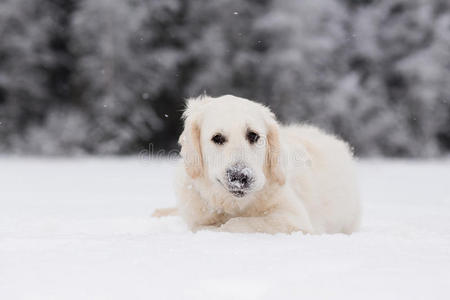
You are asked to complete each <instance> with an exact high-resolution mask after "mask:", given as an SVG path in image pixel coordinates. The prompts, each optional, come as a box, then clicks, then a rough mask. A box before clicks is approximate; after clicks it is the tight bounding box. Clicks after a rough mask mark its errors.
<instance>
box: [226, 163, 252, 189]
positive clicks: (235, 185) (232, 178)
mask: <svg viewBox="0 0 450 300" xmlns="http://www.w3.org/2000/svg"><path fill="white" fill-rule="evenodd" d="M227 181H228V185H229V187H230V188H231V189H236V190H242V189H247V188H249V187H250V185H251V184H252V183H253V181H254V179H253V172H252V171H251V169H250V168H249V167H247V166H245V165H244V164H242V163H237V164H234V165H233V166H231V167H230V168H228V169H227Z"/></svg>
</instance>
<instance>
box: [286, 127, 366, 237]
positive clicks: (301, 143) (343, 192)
mask: <svg viewBox="0 0 450 300" xmlns="http://www.w3.org/2000/svg"><path fill="white" fill-rule="evenodd" d="M281 139H282V144H283V143H284V144H285V145H286V146H287V147H286V149H288V151H289V152H288V154H287V155H288V157H289V159H288V160H290V162H289V163H288V164H287V165H286V167H287V168H288V170H287V174H288V184H290V185H291V187H292V189H293V190H294V191H295V193H296V194H297V195H298V197H299V199H300V200H301V201H302V202H303V203H304V205H305V207H306V209H307V210H308V213H309V216H310V218H311V223H312V225H313V227H314V229H315V231H316V233H336V232H344V233H351V232H353V231H355V230H357V229H358V227H359V219H360V205H359V194H358V189H357V183H356V175H355V164H354V162H353V155H352V152H351V151H350V149H349V147H348V145H347V143H345V142H343V141H342V140H340V139H338V138H337V137H335V136H332V135H329V134H326V133H325V132H323V131H321V130H319V129H317V128H315V127H312V126H307V125H291V126H285V127H283V128H282V129H281ZM292 159H294V161H292Z"/></svg>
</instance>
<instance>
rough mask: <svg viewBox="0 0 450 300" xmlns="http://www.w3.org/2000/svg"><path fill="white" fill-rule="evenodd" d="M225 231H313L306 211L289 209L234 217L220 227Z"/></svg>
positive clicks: (273, 232)
mask: <svg viewBox="0 0 450 300" xmlns="http://www.w3.org/2000/svg"><path fill="white" fill-rule="evenodd" d="M219 230H220V231H226V232H241V233H251V232H263V233H269V234H276V233H292V232H295V231H302V232H304V233H313V227H312V225H311V223H310V221H309V217H308V215H307V214H306V213H300V214H293V213H292V212H290V211H275V212H273V213H271V214H268V215H266V216H260V217H236V218H232V219H230V220H228V221H227V222H226V223H225V224H223V225H222V226H221V227H220V228H219Z"/></svg>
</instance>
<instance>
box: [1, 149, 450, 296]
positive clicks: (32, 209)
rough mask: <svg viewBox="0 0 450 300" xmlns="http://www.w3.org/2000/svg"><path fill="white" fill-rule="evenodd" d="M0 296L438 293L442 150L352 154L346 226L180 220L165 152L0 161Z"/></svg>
mask: <svg viewBox="0 0 450 300" xmlns="http://www.w3.org/2000/svg"><path fill="white" fill-rule="evenodd" d="M0 165H1V166H2V167H1V173H0V182H1V183H2V190H1V199H0V297H1V298H2V299H8V300H13V299H45V300H48V299H76V300H79V299H341V298H345V299H408V300H409V299H450V288H449V287H450V185H449V184H448V183H449V178H450V161H443V162H442V161H438V162H426V163H425V162H407V161H402V162H386V161H368V162H362V163H360V177H361V190H362V197H363V202H364V218H363V226H362V229H361V231H360V232H358V233H356V234H353V235H351V236H347V235H342V234H336V235H321V236H311V235H304V234H301V233H295V234H292V235H284V234H278V235H274V236H271V235H266V234H230V233H218V232H198V233H196V234H194V233H191V232H189V231H188V229H187V228H186V226H185V225H184V224H183V222H182V221H181V219H180V218H178V217H167V218H161V219H153V218H150V214H151V212H152V210H153V209H155V208H158V207H167V206H172V205H174V204H175V197H174V194H173V188H172V173H173V170H174V163H173V162H168V161H149V160H146V161H144V160H137V159H101V160H100V159H78V160H62V159H61V160H59V159H53V160H36V159H15V158H3V159H0Z"/></svg>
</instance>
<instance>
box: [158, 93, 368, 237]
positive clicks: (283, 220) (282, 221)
mask: <svg viewBox="0 0 450 300" xmlns="http://www.w3.org/2000/svg"><path fill="white" fill-rule="evenodd" d="M183 116H184V120H185V126H184V131H183V133H182V134H181V136H180V139H179V143H180V144H181V146H182V148H181V156H182V158H183V159H182V161H181V162H180V166H179V170H178V176H177V179H176V192H177V196H178V207H177V208H176V209H161V210H157V211H156V212H155V213H154V216H163V215H170V214H175V213H178V214H179V215H181V217H182V218H183V219H184V220H185V221H186V222H187V224H188V225H189V226H190V228H191V229H192V230H194V231H195V230H199V229H204V228H209V229H214V230H219V231H228V232H266V233H272V234H274V233H278V232H284V233H290V232H293V231H302V232H305V233H312V234H320V233H338V232H343V233H347V234H350V233H352V232H354V231H355V230H357V229H358V226H359V219H360V202H359V196H358V191H357V184H356V178H355V166H354V162H353V158H352V153H351V151H350V150H349V147H348V145H347V144H346V143H345V142H343V141H341V140H339V139H338V138H336V137H334V136H331V135H328V134H326V133H324V132H322V131H320V130H319V129H317V128H314V127H311V126H301V125H290V126H281V125H279V124H278V123H277V121H276V119H275V117H274V114H273V113H272V112H271V111H270V110H269V109H268V108H267V107H264V106H263V105H261V104H258V103H255V102H252V101H249V100H246V99H243V98H238V97H234V96H230V95H227V96H222V97H219V98H211V97H207V96H204V97H199V98H197V99H190V100H188V102H187V108H186V111H185V112H184V115H183Z"/></svg>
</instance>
